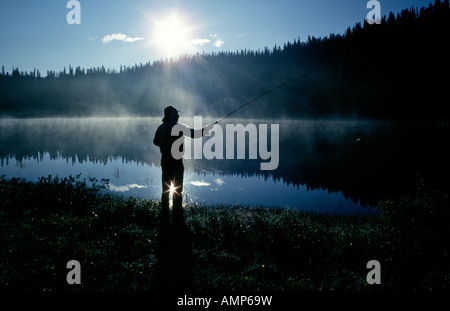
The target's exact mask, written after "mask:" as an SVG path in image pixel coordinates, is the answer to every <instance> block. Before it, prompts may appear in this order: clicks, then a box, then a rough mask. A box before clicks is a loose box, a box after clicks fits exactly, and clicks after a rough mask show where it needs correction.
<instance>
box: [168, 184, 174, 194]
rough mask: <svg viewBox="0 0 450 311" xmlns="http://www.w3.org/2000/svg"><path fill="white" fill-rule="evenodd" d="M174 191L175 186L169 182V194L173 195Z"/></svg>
mask: <svg viewBox="0 0 450 311" xmlns="http://www.w3.org/2000/svg"><path fill="white" fill-rule="evenodd" d="M174 192H175V187H174V185H173V184H170V188H169V195H171V196H172V195H173V193H174Z"/></svg>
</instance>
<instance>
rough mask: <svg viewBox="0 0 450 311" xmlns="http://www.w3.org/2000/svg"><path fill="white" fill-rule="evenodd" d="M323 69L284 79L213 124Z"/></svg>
mask: <svg viewBox="0 0 450 311" xmlns="http://www.w3.org/2000/svg"><path fill="white" fill-rule="evenodd" d="M323 69H324V68H319V69H315V70H312V71H309V72H306V73H303V74H301V75H299V76H297V77H295V78H293V79H291V80H289V81H286V82H284V83H282V84H280V85H278V86H276V87H274V88H272V89H270V90H268V91H266V92H264V93H262V94H261V95H259V96H257V97H255V98H253V99H252V100H250V101H248V102H246V103H245V104H243V105H242V106H240V107H238V108H236V109H234V110H233V111H231V112H230V113H228V114H227V115H225V116H223V117H221V118H220V119H219V120H217V121H216V122H214V124H217V123H219V122H220V121H222V120H223V119H225V118H228V117H229V116H230V115H232V114H233V113H235V112H237V111H239V110H241V109H242V108H244V107H245V106H247V105H249V104H251V103H253V102H254V101H256V100H258V99H260V98H261V97H264V96H266V95H268V94H270V93H272V92H273V91H276V90H278V89H281V88H282V87H284V86H286V85H288V84H290V83H292V82H294V81H296V80H298V79H300V78H303V77H306V76H308V75H310V74H313V73H315V72H318V71H320V70H323Z"/></svg>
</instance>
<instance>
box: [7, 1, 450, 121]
mask: <svg viewBox="0 0 450 311" xmlns="http://www.w3.org/2000/svg"><path fill="white" fill-rule="evenodd" d="M449 17H450V8H449V0H444V1H442V2H441V1H439V0H436V1H435V3H434V4H431V3H430V4H429V6H427V7H422V8H420V9H418V8H413V7H411V8H407V9H404V10H403V11H401V12H400V13H399V14H397V15H395V14H394V13H392V12H391V13H390V14H388V15H387V16H384V17H383V18H382V20H381V24H374V25H369V24H367V22H366V21H364V22H363V23H362V24H361V23H356V24H355V25H354V26H353V27H349V28H348V29H347V30H346V31H345V32H344V33H343V34H330V35H329V36H327V37H324V38H315V37H310V36H308V38H307V40H306V41H301V40H300V38H299V39H298V40H294V42H287V43H286V44H284V45H283V46H282V47H281V46H275V47H273V48H272V49H269V48H265V49H263V50H256V51H254V50H241V51H235V52H231V51H224V52H219V53H211V54H205V53H203V54H200V53H198V54H195V55H184V56H180V57H179V58H177V59H166V60H159V61H155V62H148V63H146V64H142V63H141V64H136V65H134V66H121V67H120V70H118V71H117V70H114V69H107V68H105V67H104V66H101V67H97V68H89V69H85V68H81V67H76V68H74V67H73V66H71V65H70V66H68V68H64V69H63V70H62V71H60V72H55V71H47V73H46V75H45V76H43V75H42V74H41V73H40V72H39V70H36V69H35V70H33V71H32V72H23V71H20V70H19V68H13V70H12V72H11V73H9V72H6V71H5V68H4V66H3V67H2V71H1V74H0V115H3V116H6V115H9V116H25V117H26V116H88V115H108V116H116V115H131V116H155V115H161V111H162V109H163V108H164V107H165V106H167V105H174V106H176V107H180V108H182V109H183V110H184V111H185V114H203V115H210V116H221V115H224V114H226V113H227V112H229V111H230V110H232V109H234V108H236V107H237V106H239V105H241V104H243V103H245V102H247V101H248V100H250V99H252V98H254V97H255V96H258V95H260V94H261V93H263V92H265V91H267V90H268V89H271V88H272V87H274V86H277V85H279V84H281V83H283V82H285V81H287V80H289V79H292V78H294V77H296V76H298V75H301V74H303V73H305V72H309V71H312V70H317V69H322V70H321V71H318V72H315V73H314V74H311V75H309V76H307V77H305V78H303V79H300V80H297V81H296V82H295V83H292V84H290V85H287V86H286V87H284V88H282V89H280V90H278V91H277V92H274V93H271V94H270V95H268V96H266V97H264V98H262V99H260V100H259V101H258V103H257V104H256V105H254V106H253V109H243V110H241V111H240V112H239V116H240V117H250V116H251V117H286V116H287V117H293V118H297V117H338V116H343V117H348V116H352V117H355V116H360V117H370V118H372V117H373V118H395V119H398V118H402V119H403V118H405V119H410V118H413V119H415V118H445V116H447V113H446V111H447V109H446V108H445V107H444V105H442V98H445V95H446V85H445V83H446V80H445V79H444V77H446V76H447V75H448V70H449V68H450V66H449V58H448V55H449V48H448V43H447V42H446V41H447V40H446V38H447V37H448V33H447V29H448V26H447V23H448V22H449V20H450V18H449Z"/></svg>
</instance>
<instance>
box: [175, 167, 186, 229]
mask: <svg viewBox="0 0 450 311" xmlns="http://www.w3.org/2000/svg"><path fill="white" fill-rule="evenodd" d="M183 175H184V167H183V164H181V165H178V166H177V169H176V171H175V178H174V188H175V191H174V193H173V219H174V221H178V222H183V221H184V215H183Z"/></svg>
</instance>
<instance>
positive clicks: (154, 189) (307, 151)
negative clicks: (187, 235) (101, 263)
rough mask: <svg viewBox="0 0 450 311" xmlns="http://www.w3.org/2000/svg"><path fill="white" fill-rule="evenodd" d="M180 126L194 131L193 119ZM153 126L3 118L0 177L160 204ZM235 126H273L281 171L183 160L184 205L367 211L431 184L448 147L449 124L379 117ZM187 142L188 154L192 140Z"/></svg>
mask: <svg viewBox="0 0 450 311" xmlns="http://www.w3.org/2000/svg"><path fill="white" fill-rule="evenodd" d="M211 121H213V120H203V123H204V124H203V125H206V124H207V123H208V122H211ZM180 122H182V123H184V124H187V125H189V126H194V119H193V118H186V117H185V118H183V117H182V118H181V119H180ZM160 123H161V120H160V118H79V119H78V118H48V119H45V118H44V119H1V120H0V130H1V131H0V143H1V149H0V164H1V165H0V176H1V175H4V176H5V178H7V179H10V178H12V177H23V178H26V179H27V180H31V181H36V180H37V179H38V178H39V177H40V176H48V175H52V176H56V175H58V176H60V177H64V176H69V175H72V176H75V175H77V174H81V178H90V177H94V178H97V179H98V180H101V179H102V178H105V179H109V185H110V186H109V191H111V192H112V193H116V194H119V195H124V196H134V197H139V198H145V199H153V200H159V199H160V196H161V169H160V166H159V163H160V153H159V149H158V148H157V147H155V146H154V145H153V143H152V140H153V136H154V133H155V130H156V128H157V127H158V125H159V124H160ZM239 123H240V124H243V125H244V126H245V125H248V124H250V123H252V124H256V125H257V126H258V125H260V124H267V125H268V128H269V129H270V127H271V125H272V124H278V126H279V164H278V167H277V168H276V169H275V170H266V171H262V170H261V168H260V164H261V162H267V160H262V159H261V158H259V157H258V158H257V159H249V154H248V152H249V151H248V149H247V152H246V156H245V159H236V158H237V156H236V157H235V158H234V159H212V160H208V159H205V158H204V157H203V158H202V159H185V160H184V163H185V178H184V185H185V187H184V193H183V197H184V202H198V203H206V204H241V205H247V206H250V205H258V206H265V207H277V208H284V207H286V206H288V207H289V208H293V209H299V210H305V211H314V212H320V213H323V212H328V213H343V214H369V213H374V212H376V205H377V203H378V202H379V200H382V199H384V198H390V197H395V196H400V195H402V194H405V193H408V192H409V191H411V190H413V189H414V187H415V185H416V182H417V176H418V174H420V175H421V176H425V177H426V178H427V179H430V180H433V181H436V180H437V179H439V178H441V177H443V176H444V175H445V174H446V172H448V167H447V164H446V162H447V160H446V159H447V156H448V151H445V148H443V146H442V144H440V142H441V141H439V140H442V139H444V138H445V137H448V136H446V135H447V134H448V125H436V124H432V125H429V126H428V127H426V129H425V130H424V129H423V128H421V129H420V130H419V129H418V128H417V127H416V126H411V125H409V124H406V125H405V124H403V123H402V124H401V126H399V125H398V124H393V123H392V122H386V121H367V120H238V119H230V120H228V119H226V120H224V121H223V124H222V128H223V130H224V132H225V127H226V126H225V124H239ZM429 131H432V132H429ZM269 134H270V131H269V133H267V135H268V136H267V137H268V138H269V142H270V136H269ZM419 134H420V135H419ZM429 135H434V136H429ZM210 139H211V137H204V138H202V143H203V144H205V143H206V142H207V141H208V140H210ZM430 139H431V140H430ZM224 143H225V138H224ZM186 144H190V145H191V146H192V150H194V149H195V147H194V144H193V143H192V142H191V141H190V139H188V140H187V141H186ZM246 144H247V145H246V147H247V148H248V144H249V142H248V139H247V141H246ZM200 146H202V145H200ZM203 146H204V145H203ZM224 146H225V144H224ZM270 147H273V146H270V145H269V149H268V150H270ZM235 150H236V149H235ZM224 153H225V151H224ZM192 155H193V153H192ZM191 157H193V156H191Z"/></svg>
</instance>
